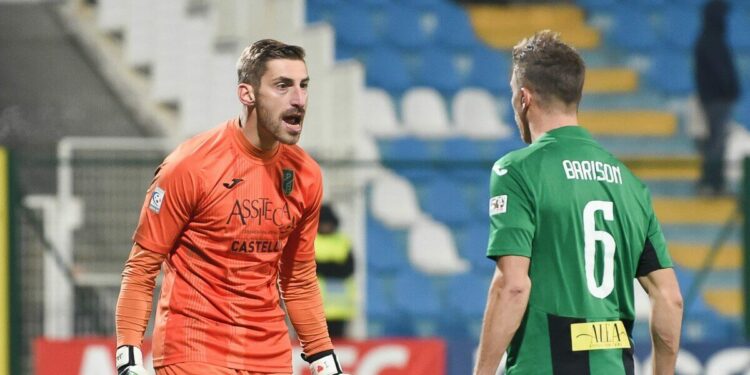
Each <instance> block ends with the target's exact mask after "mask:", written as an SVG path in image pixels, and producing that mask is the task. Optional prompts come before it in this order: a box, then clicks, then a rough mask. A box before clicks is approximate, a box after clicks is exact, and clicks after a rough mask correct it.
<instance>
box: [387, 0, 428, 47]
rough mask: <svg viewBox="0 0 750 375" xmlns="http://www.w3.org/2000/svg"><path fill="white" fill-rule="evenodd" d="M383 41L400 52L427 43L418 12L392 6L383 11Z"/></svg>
mask: <svg viewBox="0 0 750 375" xmlns="http://www.w3.org/2000/svg"><path fill="white" fill-rule="evenodd" d="M385 19H386V30H385V40H386V41H387V42H388V43H389V44H390V45H392V46H395V47H398V48H400V49H402V50H408V51H413V50H414V49H419V48H422V47H424V46H425V45H426V44H427V43H428V41H429V35H428V34H427V30H425V28H424V27H423V24H422V15H421V13H420V12H419V11H417V10H415V9H413V8H409V7H404V6H398V5H396V4H392V5H390V6H387V7H386V9H385Z"/></svg>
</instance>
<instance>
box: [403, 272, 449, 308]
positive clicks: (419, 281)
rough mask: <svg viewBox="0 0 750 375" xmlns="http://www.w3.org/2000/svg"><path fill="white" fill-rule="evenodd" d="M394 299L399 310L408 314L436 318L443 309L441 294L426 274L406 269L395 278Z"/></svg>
mask: <svg viewBox="0 0 750 375" xmlns="http://www.w3.org/2000/svg"><path fill="white" fill-rule="evenodd" d="M394 300H395V307H396V309H398V311H400V312H403V313H405V314H406V315H408V316H412V317H420V318H435V317H437V316H438V314H440V313H441V311H442V303H441V301H440V294H439V292H438V290H437V288H436V286H435V284H434V282H433V281H432V280H431V279H430V278H429V277H427V276H426V275H424V274H421V273H419V272H415V271H413V270H405V271H403V272H401V273H400V274H398V275H397V276H396V278H395V280H394Z"/></svg>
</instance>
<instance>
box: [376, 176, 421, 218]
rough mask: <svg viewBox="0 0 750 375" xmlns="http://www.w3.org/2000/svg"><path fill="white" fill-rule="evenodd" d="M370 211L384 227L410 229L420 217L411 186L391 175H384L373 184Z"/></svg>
mask: <svg viewBox="0 0 750 375" xmlns="http://www.w3.org/2000/svg"><path fill="white" fill-rule="evenodd" d="M370 211H371V212H372V214H373V216H375V218H377V219H379V220H380V221H382V222H383V223H384V224H385V225H387V226H389V227H391V228H401V229H405V228H408V227H410V226H411V225H412V224H414V223H415V222H416V221H417V219H418V218H419V216H420V215H421V213H420V210H419V206H418V203H417V197H416V194H415V193H414V188H413V187H412V185H411V184H410V183H409V182H408V181H407V180H405V179H403V178H401V177H399V176H396V175H393V174H385V175H383V176H382V177H381V178H380V179H378V180H377V181H375V183H374V184H373V186H372V191H371V193H370Z"/></svg>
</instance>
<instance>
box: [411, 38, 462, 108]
mask: <svg viewBox="0 0 750 375" xmlns="http://www.w3.org/2000/svg"><path fill="white" fill-rule="evenodd" d="M419 66H420V67H419V70H418V73H417V79H416V84H417V85H420V86H425V87H432V88H434V89H436V90H438V91H440V93H441V94H442V95H443V96H446V97H450V96H452V95H453V94H454V93H455V92H456V91H458V89H459V87H460V86H461V78H460V76H459V72H458V68H457V66H456V63H455V62H454V59H453V56H452V55H451V54H450V53H448V52H446V51H445V50H443V49H440V48H429V49H426V50H424V51H423V52H422V53H421V54H420V64H419Z"/></svg>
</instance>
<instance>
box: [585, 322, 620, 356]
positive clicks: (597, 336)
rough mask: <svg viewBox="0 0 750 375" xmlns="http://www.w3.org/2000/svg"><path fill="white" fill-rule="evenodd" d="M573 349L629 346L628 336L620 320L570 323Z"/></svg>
mask: <svg viewBox="0 0 750 375" xmlns="http://www.w3.org/2000/svg"><path fill="white" fill-rule="evenodd" d="M570 340H571V342H572V344H573V351H574V352H579V351H583V350H601V349H620V348H630V338H628V332H627V331H626V330H625V325H623V324H622V322H621V321H619V320H615V321H610V322H589V323H574V324H571V325H570Z"/></svg>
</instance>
